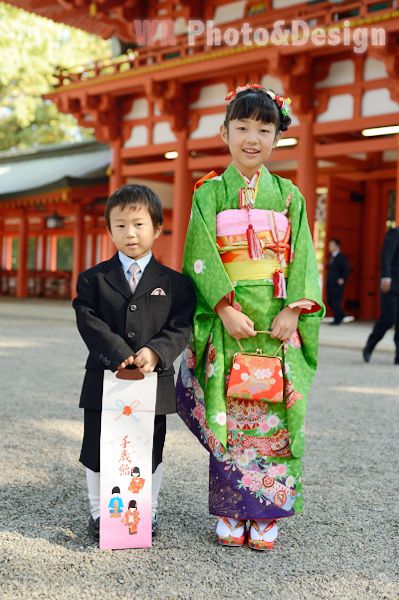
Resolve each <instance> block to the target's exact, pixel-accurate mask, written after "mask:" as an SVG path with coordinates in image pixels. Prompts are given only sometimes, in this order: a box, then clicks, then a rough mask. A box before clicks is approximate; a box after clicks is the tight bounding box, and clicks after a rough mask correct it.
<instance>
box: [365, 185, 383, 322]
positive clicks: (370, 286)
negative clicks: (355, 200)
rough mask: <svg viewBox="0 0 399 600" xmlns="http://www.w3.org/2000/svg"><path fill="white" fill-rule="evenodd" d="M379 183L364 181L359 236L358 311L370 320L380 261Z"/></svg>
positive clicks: (376, 296)
mask: <svg viewBox="0 0 399 600" xmlns="http://www.w3.org/2000/svg"><path fill="white" fill-rule="evenodd" d="M381 197H382V193H381V183H380V182H379V181H377V180H371V181H366V182H365V201H364V204H363V220H362V221H363V222H362V228H363V231H364V232H365V235H363V236H362V237H361V245H362V248H361V257H362V258H361V263H360V273H359V276H360V277H359V278H360V282H359V290H360V312H359V318H360V319H365V320H371V319H373V318H374V317H375V315H376V314H377V313H378V302H379V293H378V274H379V263H380V251H379V249H380V230H379V229H380V228H379V225H378V223H379V222H380V221H381V218H380V214H381V205H380V198H381Z"/></svg>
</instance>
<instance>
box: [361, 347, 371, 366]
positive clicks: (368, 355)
mask: <svg viewBox="0 0 399 600" xmlns="http://www.w3.org/2000/svg"><path fill="white" fill-rule="evenodd" d="M362 354H363V360H364V362H366V363H368V362H370V358H371V350H369V349H368V348H363V350H362Z"/></svg>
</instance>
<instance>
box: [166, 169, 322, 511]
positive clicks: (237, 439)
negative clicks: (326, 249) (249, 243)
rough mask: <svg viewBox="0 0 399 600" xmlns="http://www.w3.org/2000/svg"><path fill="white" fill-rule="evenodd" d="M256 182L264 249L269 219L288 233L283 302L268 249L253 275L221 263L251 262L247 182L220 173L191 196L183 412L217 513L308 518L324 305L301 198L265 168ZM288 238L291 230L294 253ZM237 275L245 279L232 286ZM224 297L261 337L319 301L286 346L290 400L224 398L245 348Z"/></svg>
mask: <svg viewBox="0 0 399 600" xmlns="http://www.w3.org/2000/svg"><path fill="white" fill-rule="evenodd" d="M259 178H260V179H259V186H258V192H257V196H256V207H255V209H256V211H257V212H256V213H255V212H254V213H253V222H254V223H255V226H256V227H257V228H258V230H259V231H260V233H259V237H262V236H263V238H264V239H265V244H264V247H266V248H269V247H271V244H269V245H268V235H269V228H268V225H267V223H269V222H270V217H272V218H273V222H274V223H277V227H278V228H280V229H281V239H283V237H284V236H285V238H284V240H285V241H284V244H285V245H284V247H283V252H284V259H285V258H287V259H288V260H286V261H285V262H284V277H285V282H286V298H275V294H274V286H273V275H272V272H270V273H269V270H270V268H271V266H272V267H273V269H274V268H275V267H274V266H273V264H272V260H273V254H272V252H271V250H270V251H269V250H266V251H265V261H264V264H262V261H253V262H256V263H258V264H257V265H256V266H255V269H252V265H251V264H250V263H249V262H247V263H242V264H241V265H240V264H238V265H237V264H235V265H233V266H231V265H232V263H230V264H229V265H227V264H225V263H224V262H223V260H225V257H224V256H223V252H224V251H225V250H226V252H231V251H232V254H233V255H234V256H233V258H232V260H237V261H240V260H241V261H243V260H244V259H245V256H243V249H242V247H241V246H240V247H239V253H235V249H236V248H237V245H238V246H239V245H240V236H239V229H237V227H238V228H239V227H240V225H239V224H238V225H235V223H236V221H237V220H240V219H241V214H242V213H241V214H240V211H238V210H236V209H237V208H238V207H237V198H238V193H239V190H240V189H241V188H242V187H243V186H244V185H245V184H244V181H243V179H242V177H241V175H240V174H239V172H238V171H237V170H236V168H235V167H234V165H232V164H231V165H230V166H229V167H228V168H227V170H226V171H225V172H224V173H223V175H221V176H215V177H213V178H212V179H209V180H207V181H205V182H204V183H203V185H201V187H200V188H198V189H197V190H196V192H195V194H194V198H193V207H192V213H191V217H190V223H189V227H188V232H187V239H186V245H185V251H184V263H183V272H184V273H185V274H187V275H188V276H189V277H190V279H191V281H192V282H193V284H194V287H195V289H196V295H197V307H196V311H195V315H194V328H193V337H192V340H191V342H190V344H189V346H188V348H187V349H186V350H185V352H184V354H183V359H182V364H181V368H180V373H179V378H178V383H177V406H178V413H179V415H180V416H181V418H182V419H183V420H184V422H185V423H186V425H187V426H188V427H189V428H190V430H191V431H192V432H193V433H194V434H195V435H196V437H197V438H198V439H199V440H200V441H201V443H202V444H203V445H204V446H205V447H206V448H207V449H208V450H209V452H210V480H209V507H210V512H211V514H214V515H218V516H231V517H235V518H257V519H262V518H263V519H269V518H270V519H271V518H282V517H287V516H290V515H293V514H294V513H297V512H301V510H302V480H301V456H302V454H303V452H304V419H305V413H306V402H307V395H308V391H309V388H310V385H311V382H312V379H313V376H314V373H315V370H316V366H317V349H318V333H319V326H320V319H321V318H322V316H323V315H324V307H323V304H322V300H321V296H320V290H319V285H318V270H317V264H316V259H315V254H314V248H313V242H312V238H311V235H310V231H309V227H308V223H307V218H306V208H305V202H304V199H303V197H302V195H301V194H300V192H299V190H298V189H297V188H296V187H295V186H294V185H293V184H292V183H291V182H290V181H289V180H287V179H283V178H281V177H278V176H276V175H271V174H270V173H269V171H268V170H267V169H266V168H265V167H262V169H261V172H260V175H259ZM289 194H292V200H291V204H290V207H289V220H290V225H289V224H288V220H287V219H286V217H284V215H283V211H284V208H285V204H286V199H287V197H288V195H289ZM255 209H254V210H255ZM225 215H227V217H228V219H227V223H228V225H227V228H228V230H226V231H222V228H221V226H220V222H219V221H220V219H219V217H224V216H225ZM276 217H277V218H276ZM230 223H231V224H230ZM288 227H290V230H288ZM262 228H263V229H262ZM258 230H257V233H258ZM261 230H262V231H261ZM287 231H290V245H289V246H287V244H286V240H287ZM237 232H238V233H237ZM220 234H223V235H224V234H228V235H226V236H225V237H223V235H222V236H221V235H220ZM241 237H242V236H241ZM226 240H227V241H226ZM222 244H225V247H224V248H221V245H222ZM229 244H230V245H229ZM268 253H269V254H268ZM288 263H289V264H288ZM228 271H229V273H228ZM232 273H233V274H236V275H238V276H240V278H239V279H237V280H232V278H231V275H232ZM229 274H230V275H229ZM242 275H244V276H245V277H248V278H246V279H244V278H242ZM223 297H227V298H229V299H230V301H231V303H232V305H233V306H234V307H235V308H237V309H238V310H242V311H243V312H244V313H245V314H246V315H248V317H249V318H251V319H252V320H253V322H254V324H255V329H256V330H261V331H267V330H269V329H270V326H271V323H272V321H273V319H274V317H275V316H276V315H277V314H278V313H279V312H280V311H281V310H282V309H283V308H284V307H286V306H288V305H290V304H292V303H294V302H297V301H300V300H302V299H307V300H310V301H312V302H313V307H312V308H311V309H308V310H303V311H302V313H301V315H300V317H299V324H298V331H297V332H296V333H295V334H294V336H293V337H292V338H291V339H290V340H289V342H288V343H287V344H285V349H284V351H283V353H282V352H281V351H280V352H279V355H280V356H282V358H283V363H282V365H283V377H284V400H283V402H277V403H272V402H260V401H257V400H253V399H251V398H246V399H245V398H228V397H227V396H226V390H227V383H228V380H229V377H230V372H231V369H232V364H233V357H234V353H235V352H237V351H238V350H239V348H238V345H237V341H236V340H235V339H234V338H232V337H231V336H230V335H229V334H228V333H227V331H226V330H225V329H224V327H223V324H222V321H221V320H220V318H219V317H218V315H217V314H216V313H215V311H214V307H215V305H216V304H217V303H218V302H219V301H220V300H221V299H222V298H223ZM241 344H242V346H243V347H244V350H245V351H248V352H255V351H256V349H257V348H261V350H262V351H263V352H265V353H266V354H269V355H272V354H273V353H274V352H275V351H276V350H277V349H278V347H279V345H280V342H279V341H278V340H273V339H272V338H270V336H268V335H267V334H259V335H257V336H256V337H254V338H248V339H243V340H241Z"/></svg>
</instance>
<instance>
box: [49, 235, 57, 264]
mask: <svg viewBox="0 0 399 600" xmlns="http://www.w3.org/2000/svg"><path fill="white" fill-rule="evenodd" d="M57 239H58V238H57V235H56V234H55V233H54V234H53V235H50V271H51V273H55V272H56V270H57Z"/></svg>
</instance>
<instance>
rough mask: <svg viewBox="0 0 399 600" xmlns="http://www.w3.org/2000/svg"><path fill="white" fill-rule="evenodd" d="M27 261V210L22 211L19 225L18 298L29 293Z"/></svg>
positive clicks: (24, 296)
mask: <svg viewBox="0 0 399 600" xmlns="http://www.w3.org/2000/svg"><path fill="white" fill-rule="evenodd" d="M27 262H28V216H27V214H26V211H25V210H24V211H22V214H21V221H20V226H19V246H18V273H17V298H26V297H27V295H28V285H27V284H28V282H27Z"/></svg>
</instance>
